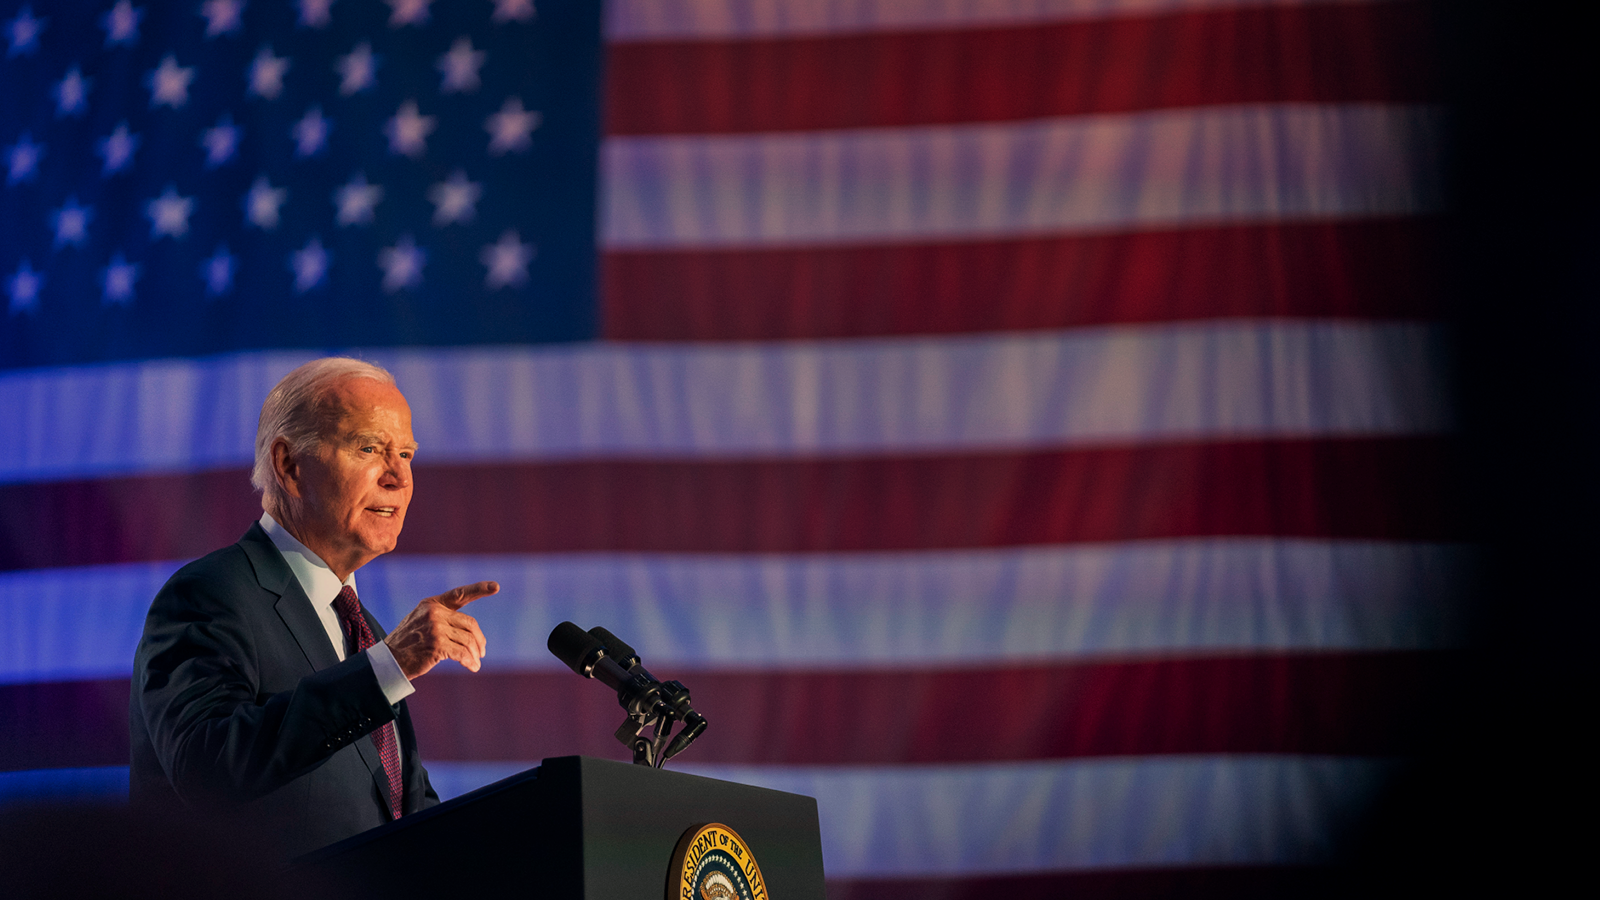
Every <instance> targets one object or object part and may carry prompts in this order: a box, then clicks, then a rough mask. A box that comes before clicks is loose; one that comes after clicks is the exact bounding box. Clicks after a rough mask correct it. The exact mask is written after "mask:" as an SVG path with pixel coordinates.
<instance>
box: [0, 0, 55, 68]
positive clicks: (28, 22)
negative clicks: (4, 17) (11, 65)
mask: <svg viewBox="0 0 1600 900" xmlns="http://www.w3.org/2000/svg"><path fill="white" fill-rule="evenodd" d="M49 21H50V20H49V19H35V18H34V17H33V9H32V8H31V7H29V6H28V5H27V4H23V6H22V8H21V9H19V10H17V17H16V18H14V19H12V20H11V21H10V22H7V23H6V33H7V34H9V35H10V37H11V49H10V50H7V51H6V56H7V57H12V56H20V55H22V54H24V53H29V54H31V53H33V51H35V50H37V49H39V32H41V31H43V30H44V26H45V23H46V22H49Z"/></svg>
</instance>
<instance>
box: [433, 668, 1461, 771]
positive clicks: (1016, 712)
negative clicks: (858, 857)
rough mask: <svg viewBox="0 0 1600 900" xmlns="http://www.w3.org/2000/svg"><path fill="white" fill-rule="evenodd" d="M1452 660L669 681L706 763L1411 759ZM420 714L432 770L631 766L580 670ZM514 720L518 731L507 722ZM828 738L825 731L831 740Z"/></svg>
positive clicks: (613, 719) (507, 683)
mask: <svg viewBox="0 0 1600 900" xmlns="http://www.w3.org/2000/svg"><path fill="white" fill-rule="evenodd" d="M1439 659H1440V657H1439V656H1437V655H1431V654H1425V653H1367V654H1362V653H1352V654H1326V655H1322V654H1318V655H1284V656H1240V657H1231V658H1211V659H1168V660H1155V661H1142V662H1100V663H1085V664H1056V665H1032V666H1016V667H1001V668H971V669H948V670H942V671H939V670H931V671H930V670H920V669H914V668H906V669H896V670H866V671H823V672H793V671H776V672H774V671H747V672H729V671H702V672H686V671H658V673H657V674H658V675H660V676H661V677H672V678H676V679H678V680H680V681H682V682H683V683H684V684H686V685H687V686H688V687H689V689H690V691H691V692H692V693H693V696H694V705H695V709H697V710H699V711H700V713H701V714H703V715H704V716H705V717H706V718H707V720H708V721H710V722H711V726H710V727H709V728H708V730H707V731H706V734H705V737H704V738H702V739H701V740H700V741H698V742H697V743H696V744H695V746H694V748H693V749H692V750H690V751H688V752H687V754H686V755H685V756H684V757H682V758H683V760H685V761H692V762H696V763H706V764H712V763H725V764H753V765H763V764H782V765H875V764H904V763H930V764H931V763H955V762H997V761H1007V760H1027V759H1052V758H1056V759H1059V758H1069V757H1090V756H1129V755H1159V754H1187V753H1313V754H1327V755H1353V756H1367V755H1390V754H1394V753H1397V752H1401V751H1402V750H1403V748H1404V746H1405V743H1406V738H1407V733H1406V732H1407V729H1406V723H1407V722H1408V721H1410V720H1412V719H1413V718H1414V716H1415V714H1416V712H1417V710H1418V708H1419V706H1418V705H1419V702H1420V701H1421V700H1422V699H1423V698H1424V696H1425V694H1426V689H1427V685H1428V684H1429V682H1428V676H1429V673H1430V672H1431V671H1433V670H1435V669H1437V667H1438V664H1439ZM410 702H411V709H412V715H413V718H414V719H415V721H416V724H417V729H418V742H419V745H420V746H421V748H422V750H423V752H424V753H425V754H426V755H427V758H429V759H440V760H475V759H542V758H544V757H547V756H560V755H563V754H568V753H581V754H585V755H590V756H606V757H617V756H620V755H625V751H624V750H623V748H622V746H621V744H619V743H618V742H617V740H616V739H615V737H613V736H612V732H614V731H615V730H616V728H617V725H618V724H619V723H620V722H621V721H622V718H623V714H622V711H621V709H620V708H619V707H618V705H617V702H616V697H615V695H614V694H613V693H612V692H610V691H609V690H607V689H606V688H605V687H603V686H602V685H600V684H598V683H595V684H585V683H584V682H583V681H582V680H581V679H579V678H578V677H577V676H575V675H572V674H571V673H568V672H555V673H542V672H541V673H495V672H489V673H483V674H481V675H478V676H467V675H459V676H457V675H451V676H450V677H444V678H439V679H437V680H430V681H428V682H424V683H422V684H421V685H419V689H418V691H417V693H416V694H415V695H413V698H412V700H411V701H410ZM507 710H516V711H517V714H516V715H506V711H507ZM818 723H826V725H825V726H822V727H819V726H818Z"/></svg>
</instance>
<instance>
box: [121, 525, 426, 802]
mask: <svg viewBox="0 0 1600 900" xmlns="http://www.w3.org/2000/svg"><path fill="white" fill-rule="evenodd" d="M230 552H231V553H232V557H231V558H230V556H229V554H230ZM248 565H249V563H248V561H247V560H246V559H245V557H244V553H243V551H242V550H240V548H239V546H238V545H235V546H234V547H232V548H228V550H224V551H220V552H219V553H218V554H213V555H212V556H211V557H207V558H206V559H205V560H201V561H200V562H199V563H196V564H193V565H191V566H188V567H185V569H183V570H181V571H180V572H179V573H178V574H177V575H175V576H174V577H173V578H172V580H171V581H169V582H168V583H167V585H166V586H165V587H164V588H162V590H161V592H160V593H159V594H157V596H156V599H155V601H154V603H153V604H152V605H151V609H150V615H149V616H148V618H147V619H146V625H145V633H144V638H143V640H142V641H141V642H140V645H139V651H138V655H137V657H136V659H135V685H134V688H135V692H136V695H137V703H136V708H137V709H138V710H139V711H140V713H142V717H143V724H144V726H145V729H146V731H147V734H148V736H149V740H150V744H151V746H152V749H153V750H154V752H155V756H156V758H157V759H158V760H159V761H160V764H161V767H162V769H163V770H164V772H165V774H166V777H167V780H168V781H169V783H170V784H171V786H172V788H173V790H174V791H175V792H176V794H177V795H178V797H179V798H180V799H181V800H183V802H185V803H187V804H190V805H200V806H207V805H213V804H237V803H240V802H244V801H249V800H253V799H255V798H257V797H261V796H264V795H266V794H268V793H270V792H272V791H274V790H276V789H278V788H280V787H283V786H284V785H287V784H288V783H289V782H291V781H293V780H295V779H296V778H299V777H300V776H302V775H305V774H306V773H308V772H310V771H312V770H313V769H315V768H317V767H318V766H320V765H322V764H323V763H324V762H326V761H327V760H328V759H329V758H330V757H331V756H332V755H333V754H334V753H335V752H337V751H338V750H340V749H341V748H343V747H345V746H346V745H348V744H350V743H352V742H354V741H356V740H358V739H360V738H362V737H363V736H365V735H366V734H368V733H369V732H371V731H372V730H373V729H375V728H377V727H378V726H379V725H382V724H384V723H385V722H389V721H392V720H393V719H395V717H396V712H397V711H396V709H395V708H393V707H391V706H390V705H389V703H388V700H387V699H386V698H385V697H384V695H383V691H382V689H381V688H380V687H379V685H378V679H377V676H376V675H375V674H374V673H373V671H372V666H371V664H370V663H369V662H368V661H367V658H366V656H365V655H358V656H353V657H351V658H350V659H348V660H345V661H344V662H338V663H336V664H334V665H331V666H328V667H326V668H323V669H320V670H317V671H311V670H310V669H311V667H310V666H309V665H308V664H306V663H304V662H303V653H302V651H301V650H300V649H299V648H298V647H297V646H294V645H293V643H292V641H291V640H290V639H288V638H287V636H286V633H285V632H284V630H283V626H282V624H281V623H280V622H278V621H276V619H277V614H276V613H275V612H274V611H273V608H272V603H273V600H275V599H276V598H274V597H273V596H272V595H271V594H268V593H266V592H265V591H262V590H261V589H260V588H259V586H257V585H255V584H254V583H253V581H251V580H249V579H246V578H241V577H237V575H238V573H233V572H231V571H230V570H232V569H238V568H242V567H247V566H248ZM230 575H232V576H233V577H230ZM297 655H298V656H299V657H300V660H298V661H300V665H299V666H294V665H290V664H286V660H293V659H294V657H296V656H297ZM410 749H411V751H412V752H411V755H412V756H415V747H414V746H413V747H412V748H410ZM408 768H409V767H408ZM429 793H431V790H430V791H429Z"/></svg>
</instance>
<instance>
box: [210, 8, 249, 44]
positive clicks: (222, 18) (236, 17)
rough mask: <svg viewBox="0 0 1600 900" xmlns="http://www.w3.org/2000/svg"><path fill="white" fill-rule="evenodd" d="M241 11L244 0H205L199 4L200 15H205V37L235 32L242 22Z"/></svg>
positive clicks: (242, 10)
mask: <svg viewBox="0 0 1600 900" xmlns="http://www.w3.org/2000/svg"><path fill="white" fill-rule="evenodd" d="M243 13H244V0H206V2H205V3H202V4H200V15H202V16H205V17H206V39H207V40H209V39H211V38H214V37H216V36H217V35H219V34H234V33H237V32H238V31H239V29H240V27H241V26H243V24H244V23H243V21H242V20H241V17H242V15H243Z"/></svg>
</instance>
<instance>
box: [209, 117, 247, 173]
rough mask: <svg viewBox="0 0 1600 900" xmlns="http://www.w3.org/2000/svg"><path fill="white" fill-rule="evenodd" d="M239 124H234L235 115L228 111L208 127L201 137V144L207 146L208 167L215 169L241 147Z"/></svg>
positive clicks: (231, 157)
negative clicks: (229, 113)
mask: <svg viewBox="0 0 1600 900" xmlns="http://www.w3.org/2000/svg"><path fill="white" fill-rule="evenodd" d="M239 130H240V129H239V126H237V125H235V124H233V117H232V116H230V115H228V114H227V113H223V114H222V118H220V119H218V120H217V124H216V125H214V126H212V127H210V128H207V129H206V130H205V134H204V135H203V136H202V137H201V138H200V146H202V147H204V148H206V168H208V169H215V168H216V167H217V166H220V165H222V164H223V163H225V162H227V161H228V160H230V159H233V154H234V152H235V151H236V150H238V148H239Z"/></svg>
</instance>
